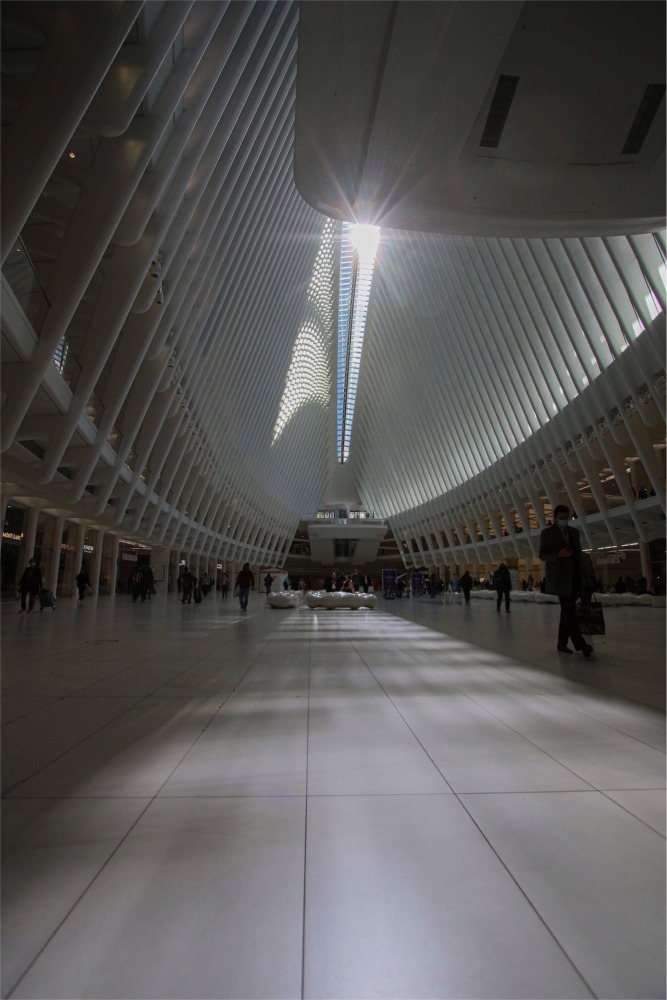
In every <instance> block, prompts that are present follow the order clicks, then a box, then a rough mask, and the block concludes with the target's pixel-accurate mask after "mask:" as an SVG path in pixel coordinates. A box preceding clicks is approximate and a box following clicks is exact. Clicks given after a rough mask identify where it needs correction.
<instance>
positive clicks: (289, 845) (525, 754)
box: [2, 593, 665, 1000]
mask: <svg viewBox="0 0 667 1000" xmlns="http://www.w3.org/2000/svg"><path fill="white" fill-rule="evenodd" d="M557 615H558V608H557V607H553V606H551V605H528V604H525V605H521V604H518V603H517V604H516V605H514V606H513V608H512V614H511V615H506V614H505V613H504V612H501V613H500V614H498V613H497V612H496V609H495V604H494V603H493V602H489V601H477V602H473V603H472V604H471V605H470V606H465V605H464V604H461V603H458V602H457V601H454V602H453V603H452V604H449V605H448V604H444V603H443V604H441V603H439V602H433V603H432V602H430V601H429V600H428V599H427V598H425V599H420V600H412V601H407V600H404V601H402V602H401V601H392V602H381V605H380V608H379V609H378V610H377V611H370V612H368V611H356V612H350V611H311V610H308V609H305V608H300V609H293V610H284V611H278V610H272V609H270V608H268V607H267V606H266V604H265V598H264V596H263V595H262V596H260V595H259V594H257V593H253V594H252V595H251V600H250V607H249V610H248V612H247V613H246V614H241V613H240V612H239V610H238V605H237V604H236V603H235V602H234V601H233V599H232V598H231V597H230V598H229V599H228V600H227V601H221V600H220V599H219V598H217V597H214V596H213V595H210V596H209V597H208V598H206V599H205V600H204V602H203V603H202V604H201V605H195V604H192V605H185V606H183V605H182V604H181V603H180V601H178V599H177V597H176V596H175V595H173V596H169V597H167V598H162V599H155V598H154V599H153V600H152V601H150V602H148V601H147V602H146V603H145V604H141V603H137V604H133V603H132V601H131V600H130V599H129V598H128V597H126V596H119V597H116V598H112V599H109V598H100V599H86V600H85V602H84V603H83V604H82V605H77V604H76V603H75V602H74V601H66V600H63V601H59V602H58V605H57V609H56V611H55V613H53V612H51V611H50V610H45V611H43V612H40V611H39V610H36V611H34V612H33V613H32V614H30V615H25V614H23V615H17V614H16V609H15V607H14V606H12V605H11V604H7V603H5V604H4V605H3V661H2V666H3V671H2V685H3V711H4V725H3V755H2V762H3V768H4V773H3V789H4V800H3V803H2V813H3V823H4V832H3V847H4V855H5V858H4V870H3V881H2V889H3V895H4V912H3V921H2V932H3V956H2V968H3V987H2V989H3V996H5V997H30V998H33V1000H34V998H37V997H40V998H41V997H59V998H64V997H107V998H108V997H118V998H135V1000H136V998H143V997H153V998H162V997H164V998H166V997H180V998H183V997H188V998H203V997H211V998H223V997H224V998H232V997H233V998H240V997H246V998H264V997H267V998H268V997H271V998H274V997H288V998H293V997H294V998H299V997H306V998H310V997H313V998H315V997H338V998H342V997H354V998H363V997H380V996H383V997H393V998H398V997H401V998H427V997H429V998H430V997H452V998H464V997H466V998H482V997H489V998H491V997H494V998H501V997H505V998H519V997H531V998H537V997H543V998H555V997H558V998H565V997H576V998H582V997H633V998H636V997H651V998H657V997H661V996H664V995H665V759H664V746H665V717H664V714H663V713H662V712H661V711H660V710H659V709H658V708H657V707H655V706H656V705H657V703H658V702H659V699H660V683H659V680H658V678H659V676H660V674H661V673H662V672H663V671H664V629H665V618H664V610H663V611H661V610H657V609H656V610H654V609H652V608H623V607H621V608H612V609H608V611H607V613H606V618H607V624H608V634H607V636H606V638H605V640H604V642H602V641H598V642H596V650H595V655H594V657H593V658H592V659H591V660H590V661H585V660H583V659H582V658H581V657H580V656H576V655H575V656H570V657H562V658H561V659H558V657H557V654H556V652H555V649H554V646H555V630H556V620H557ZM547 666H548V667H550V668H553V669H545V667H547ZM619 691H622V692H623V694H624V695H626V697H623V696H621V694H619V693H614V692H619ZM642 701H643V702H644V703H642ZM646 702H652V703H653V704H646Z"/></svg>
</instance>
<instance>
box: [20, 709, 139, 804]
mask: <svg viewBox="0 0 667 1000" xmlns="http://www.w3.org/2000/svg"><path fill="white" fill-rule="evenodd" d="M65 697H67V696H65ZM148 697H150V696H149V695H142V696H141V697H139V698H138V699H137V701H135V702H134V703H133V704H132V705H128V707H127V708H125V709H123V711H122V712H119V713H118V715H115V716H114V717H113V719H109V720H108V721H107V722H105V723H104V724H103V725H101V726H99V728H98V729H95V730H93V731H92V732H91V733H88V734H87V735H86V736H84V737H82V738H81V739H80V740H77V741H76V743H73V744H72V745H71V746H68V747H67V749H66V750H63V751H62V753H59V754H57V756H55V757H52V758H51V759H50V760H49V761H48V762H47V763H46V764H43V765H42V766H41V767H38V768H37V770H36V771H33V772H32V773H31V774H29V775H27V776H26V777H25V778H21V780H20V781H16V782H15V783H14V784H13V785H10V786H8V787H7V788H4V789H3V790H2V795H3V796H5V795H8V794H9V793H10V792H13V791H15V790H16V789H17V788H20V787H21V785H24V784H25V783H26V782H27V781H32V779H33V778H35V777H37V775H38V774H41V773H42V771H45V770H47V768H49V767H52V766H53V764H55V763H56V762H57V761H59V760H62V758H63V757H66V756H67V755H68V754H69V753H72V752H73V751H74V750H77V749H78V748H79V747H81V746H83V744H84V743H86V742H87V741H88V740H90V739H92V738H93V737H95V736H99V734H100V733H102V732H104V730H105V729H107V728H108V727H109V726H113V725H115V724H116V723H117V722H118V720H119V719H122V718H123V716H125V715H127V714H128V713H129V712H133V711H134V710H135V709H136V708H137V707H138V706H139V705H141V704H142V702H144V701H146V699H147V698H148ZM60 700H64V699H60ZM44 707H48V706H44Z"/></svg>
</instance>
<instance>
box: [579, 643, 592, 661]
mask: <svg viewBox="0 0 667 1000" xmlns="http://www.w3.org/2000/svg"><path fill="white" fill-rule="evenodd" d="M581 652H582V653H583V654H584V656H585V657H586V659H588V657H589V656H591V655H592V653H593V647H592V646H584V648H583V649H582V651H581Z"/></svg>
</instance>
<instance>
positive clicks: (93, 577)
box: [90, 528, 104, 596]
mask: <svg viewBox="0 0 667 1000" xmlns="http://www.w3.org/2000/svg"><path fill="white" fill-rule="evenodd" d="M103 545H104V532H103V531H102V529H101V528H98V529H97V538H96V540H95V556H94V559H93V572H92V573H91V574H90V583H91V588H92V591H93V596H97V594H99V591H100V569H101V568H102V547H103Z"/></svg>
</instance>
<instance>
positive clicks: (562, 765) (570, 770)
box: [376, 678, 596, 791]
mask: <svg viewBox="0 0 667 1000" xmlns="http://www.w3.org/2000/svg"><path fill="white" fill-rule="evenodd" d="M376 680H377V678H376ZM378 684H379V685H380V687H381V688H382V690H383V691H384V692H385V694H386V696H387V698H388V699H389V701H390V702H391V703H392V705H393V706H394V708H395V710H396V711H397V712H398V714H399V715H400V717H401V718H402V719H403V722H404V723H405V725H406V726H407V727H408V729H409V730H410V732H411V733H412V735H413V736H414V738H415V740H416V741H417V742H418V743H419V745H420V747H421V748H422V750H423V751H424V753H425V754H426V756H427V757H428V758H429V760H430V761H431V762H432V764H433V766H434V767H435V768H436V770H437V771H438V773H439V774H440V775H441V776H442V779H443V781H445V782H446V784H447V785H448V786H449V787H450V788H452V791H454V789H453V787H452V785H451V783H450V782H449V780H448V779H447V777H446V775H445V774H444V772H443V770H442V768H441V767H440V766H439V765H438V764H437V763H436V761H435V760H434V758H433V756H432V755H431V754H430V753H429V751H428V750H427V749H426V747H425V746H424V744H423V742H422V741H421V739H420V738H419V737H418V736H417V734H416V732H415V731H414V729H413V728H412V726H411V725H410V723H409V722H408V721H407V719H406V718H405V716H404V715H403V713H402V712H401V710H400V709H399V708H398V706H397V705H396V704H395V703H394V701H393V699H392V697H391V695H390V694H388V693H387V691H386V690H385V689H384V687H383V686H382V684H381V682H380V681H378ZM450 686H452V687H454V688H455V685H450ZM455 689H456V688H455ZM459 694H464V692H462V691H459ZM464 697H466V698H468V700H469V701H471V702H472V703H473V704H475V705H476V706H477V707H478V708H481V709H482V711H484V712H485V713H486V714H487V715H489V716H491V718H493V719H495V720H496V721H497V722H499V723H500V724H501V725H503V726H505V727H506V728H507V729H508V730H509V731H510V732H513V733H514V734H515V735H516V736H518V737H519V738H520V739H522V740H524V741H525V742H526V743H527V744H529V745H530V746H532V747H534V748H535V749H536V750H537V751H538V752H539V753H543V754H544V755H545V756H546V757H548V758H550V759H551V760H553V761H554V763H556V764H558V765H559V767H562V768H564V769H565V770H566V771H568V772H569V773H570V774H572V775H573V777H575V778H577V780H578V781H583V782H584V784H586V785H588V787H589V788H590V789H591V790H596V789H595V786H594V785H592V784H591V783H590V781H587V780H586V779H585V778H582V777H581V775H579V774H577V773H576V772H575V771H573V770H572V769H571V768H570V767H568V766H567V765H566V764H563V763H561V761H559V760H557V759H556V758H555V757H554V756H553V755H552V754H550V753H548V751H546V750H544V749H543V748H542V747H540V746H538V745H537V744H536V743H534V742H533V741H532V740H530V739H528V737H527V736H524V735H523V733H519V732H518V731H517V730H515V729H514V728H513V727H512V726H510V725H509V724H508V723H507V722H505V721H504V720H503V719H500V718H498V716H496V715H494V713H493V712H490V711H489V709H487V708H486V707H485V706H484V705H480V704H479V703H478V702H476V701H475V699H474V698H471V697H470V695H465V694H464Z"/></svg>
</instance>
